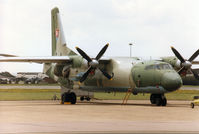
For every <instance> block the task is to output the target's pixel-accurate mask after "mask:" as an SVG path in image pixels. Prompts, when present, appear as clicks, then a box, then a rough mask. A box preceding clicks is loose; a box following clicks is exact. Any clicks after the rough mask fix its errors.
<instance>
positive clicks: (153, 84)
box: [0, 8, 199, 106]
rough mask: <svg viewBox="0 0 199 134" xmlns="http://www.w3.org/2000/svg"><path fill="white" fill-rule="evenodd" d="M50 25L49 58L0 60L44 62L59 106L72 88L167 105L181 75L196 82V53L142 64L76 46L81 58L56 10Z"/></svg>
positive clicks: (7, 59) (4, 59)
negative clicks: (69, 44) (139, 96)
mask: <svg viewBox="0 0 199 134" xmlns="http://www.w3.org/2000/svg"><path fill="white" fill-rule="evenodd" d="M51 23H52V56H50V57H17V56H14V55H8V54H1V56H3V57H2V58H0V62H36V63H44V69H43V71H44V73H46V74H47V75H48V76H49V77H51V78H53V79H54V80H56V81H58V82H59V83H60V85H61V87H62V89H61V101H62V103H64V102H70V103H71V104H75V103H76V100H77V97H76V92H75V89H76V88H78V89H80V90H85V91H93V92H94V91H100V92H102V91H108V92H112V91H113V92H116V91H120V92H127V91H128V90H129V91H131V92H132V93H133V94H134V95H136V94H138V93H150V94H151V96H150V101H151V103H152V104H156V105H157V106H166V104H167V99H166V97H165V95H164V94H165V93H169V92H172V91H176V90H177V89H179V88H180V87H181V86H182V79H181V76H180V75H181V74H184V75H186V73H187V72H188V71H190V72H192V73H193V74H194V76H195V77H196V78H197V79H198V74H197V73H196V72H194V70H193V69H191V65H192V63H198V62H194V61H193V60H194V59H195V58H196V57H197V56H198V54H199V50H197V51H196V52H195V53H194V54H193V55H192V56H191V58H189V59H188V60H185V59H184V58H183V57H182V56H181V55H180V54H179V53H178V51H177V50H176V49H175V48H173V47H172V51H173V52H174V54H175V55H176V57H163V58H161V60H146V61H142V60H140V59H139V58H136V57H102V56H103V54H104V53H105V51H106V50H107V48H108V46H109V44H106V45H105V46H104V47H103V48H102V49H101V51H100V52H99V53H98V54H97V56H96V57H94V58H91V57H89V56H88V55H87V54H86V53H85V52H84V51H83V50H81V49H80V48H78V47H76V50H77V51H78V53H79V54H80V55H78V54H77V53H75V52H73V51H72V50H71V49H69V48H68V47H67V45H66V42H65V39H64V34H63V29H62V25H61V21H60V16H59V10H58V8H54V9H52V11H51ZM178 59H179V60H178ZM174 68H175V69H176V70H179V71H176V70H174ZM179 74H180V75H179ZM78 83H81V84H78ZM74 88H75V89H74Z"/></svg>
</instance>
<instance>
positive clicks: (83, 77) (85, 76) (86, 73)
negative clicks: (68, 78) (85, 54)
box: [79, 66, 93, 82]
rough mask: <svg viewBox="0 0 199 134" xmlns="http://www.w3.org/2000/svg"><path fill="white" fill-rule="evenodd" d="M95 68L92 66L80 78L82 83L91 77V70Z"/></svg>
mask: <svg viewBox="0 0 199 134" xmlns="http://www.w3.org/2000/svg"><path fill="white" fill-rule="evenodd" d="M92 69H93V68H92V67H91V66H90V67H89V68H88V70H87V71H86V72H85V73H84V74H83V76H82V77H81V78H80V80H79V81H80V82H83V81H84V80H85V79H86V78H87V77H88V75H89V73H90V72H91V70H92Z"/></svg>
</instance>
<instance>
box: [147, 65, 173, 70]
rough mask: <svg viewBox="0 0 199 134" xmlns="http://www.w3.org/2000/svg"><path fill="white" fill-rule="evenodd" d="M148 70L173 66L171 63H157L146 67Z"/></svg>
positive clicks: (166, 68)
mask: <svg viewBox="0 0 199 134" xmlns="http://www.w3.org/2000/svg"><path fill="white" fill-rule="evenodd" d="M145 69H146V70H149V69H155V70H170V69H172V67H171V66H170V65H169V64H155V65H149V66H146V67H145Z"/></svg>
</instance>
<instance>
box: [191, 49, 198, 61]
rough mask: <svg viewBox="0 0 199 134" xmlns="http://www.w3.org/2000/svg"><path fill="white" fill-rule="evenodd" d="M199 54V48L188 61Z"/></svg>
mask: <svg viewBox="0 0 199 134" xmlns="http://www.w3.org/2000/svg"><path fill="white" fill-rule="evenodd" d="M198 55H199V49H198V50H197V51H196V52H195V53H194V54H193V55H192V56H191V57H190V58H189V60H188V61H190V62H192V61H193V60H194V59H195V58H196V57H197V56H198Z"/></svg>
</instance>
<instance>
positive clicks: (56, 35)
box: [51, 7, 76, 56]
mask: <svg viewBox="0 0 199 134" xmlns="http://www.w3.org/2000/svg"><path fill="white" fill-rule="evenodd" d="M51 27H52V55H53V56H62V55H63V56H66V55H76V53H75V52H73V51H72V50H71V49H69V48H68V47H67V45H66V41H65V37H64V32H63V28H62V24H61V19H60V15H59V9H58V8H57V7H55V8H53V9H52V10H51Z"/></svg>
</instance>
